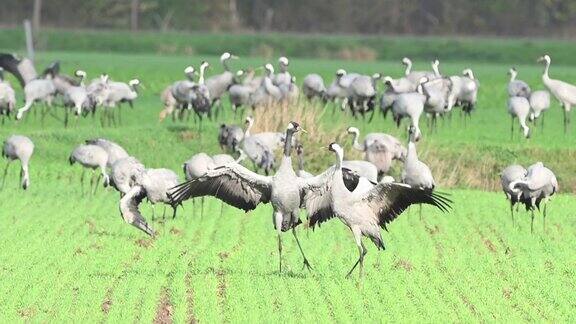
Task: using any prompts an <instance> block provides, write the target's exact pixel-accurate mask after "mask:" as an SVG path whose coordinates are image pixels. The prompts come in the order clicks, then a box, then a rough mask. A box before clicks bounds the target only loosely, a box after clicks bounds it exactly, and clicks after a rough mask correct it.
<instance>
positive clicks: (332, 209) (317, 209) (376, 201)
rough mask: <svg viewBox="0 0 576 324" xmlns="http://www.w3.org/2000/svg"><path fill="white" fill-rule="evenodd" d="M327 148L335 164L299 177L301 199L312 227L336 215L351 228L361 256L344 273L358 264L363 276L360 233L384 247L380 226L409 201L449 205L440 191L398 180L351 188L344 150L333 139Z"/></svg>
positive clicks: (440, 206)
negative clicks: (346, 178) (345, 177)
mask: <svg viewBox="0 0 576 324" xmlns="http://www.w3.org/2000/svg"><path fill="white" fill-rule="evenodd" d="M328 149H329V150H330V151H332V152H334V154H335V155H336V165H335V166H333V167H331V168H329V169H328V170H327V171H325V172H324V173H323V174H321V175H319V176H317V177H314V178H310V179H303V180H302V182H305V183H306V186H305V187H304V192H305V196H304V202H305V204H306V210H307V211H308V215H309V225H310V226H311V227H312V228H314V227H315V226H316V225H318V226H320V225H321V224H322V223H324V222H326V221H328V220H329V219H331V218H333V217H334V216H335V217H337V218H339V219H340V220H341V221H342V222H343V223H344V224H346V226H348V228H349V229H350V230H351V231H352V234H353V235H354V240H355V242H356V246H357V247H358V252H359V255H360V256H359V258H358V261H356V263H355V264H354V265H353V266H352V269H351V270H350V271H349V272H348V274H347V275H346V277H349V276H350V275H351V274H352V271H354V269H355V268H356V266H358V264H360V271H359V274H360V276H362V272H363V267H364V257H365V255H366V253H367V252H368V250H367V249H366V247H365V246H364V243H362V236H366V237H368V238H370V240H372V242H373V243H374V244H375V245H376V247H377V248H378V249H382V250H384V249H385V247H384V241H383V239H382V234H381V232H380V229H381V228H384V229H386V224H388V223H390V222H392V221H393V220H394V219H396V218H397V217H398V216H399V215H400V214H401V213H402V212H403V211H404V210H405V209H406V208H408V207H409V206H410V205H412V204H422V203H425V204H430V205H433V206H436V207H437V208H439V209H440V210H441V211H447V210H448V209H449V208H450V204H451V201H450V200H449V199H448V198H446V197H444V196H442V195H439V194H437V193H433V192H430V191H427V190H423V189H419V188H413V187H410V186H408V185H405V184H399V183H390V182H385V183H379V184H376V185H374V186H367V187H366V186H360V185H358V189H357V190H353V191H352V192H350V190H349V188H348V187H347V186H346V184H345V182H344V181H343V168H342V161H343V159H344V150H343V149H342V147H341V146H340V145H338V144H336V143H331V144H330V145H329V146H328ZM361 180H362V178H361Z"/></svg>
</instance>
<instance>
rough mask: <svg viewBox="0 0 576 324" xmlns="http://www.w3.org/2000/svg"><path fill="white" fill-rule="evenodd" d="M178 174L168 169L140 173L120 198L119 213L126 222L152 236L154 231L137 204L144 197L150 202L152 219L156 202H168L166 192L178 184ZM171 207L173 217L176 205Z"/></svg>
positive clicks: (148, 170) (147, 170)
mask: <svg viewBox="0 0 576 324" xmlns="http://www.w3.org/2000/svg"><path fill="white" fill-rule="evenodd" d="M178 183H179V179H178V175H177V174H176V173H175V172H174V171H172V170H169V169H146V170H144V171H143V172H142V173H140V174H139V175H138V176H137V177H136V178H135V180H134V185H133V186H132V187H131V188H130V189H129V190H128V192H126V194H125V195H124V196H123V197H122V198H121V199H120V214H121V215H122V218H123V219H124V221H126V223H128V224H131V225H133V226H134V227H136V228H138V229H139V230H141V231H143V232H144V233H146V234H148V235H150V236H154V235H155V231H154V229H152V228H151V227H150V226H149V225H148V223H147V222H146V220H145V219H144V217H143V216H142V214H141V213H140V210H139V209H138V206H139V205H140V203H141V202H142V200H143V199H144V198H147V199H148V201H150V203H152V208H153V216H152V219H154V214H155V213H156V212H155V208H154V205H155V204H156V203H159V202H161V203H164V204H170V198H169V197H168V192H169V190H170V188H173V187H174V186H176V185H178ZM171 206H172V208H173V211H174V213H173V216H172V217H173V218H175V217H176V207H177V206H175V205H171Z"/></svg>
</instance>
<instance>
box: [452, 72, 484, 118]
mask: <svg viewBox="0 0 576 324" xmlns="http://www.w3.org/2000/svg"><path fill="white" fill-rule="evenodd" d="M479 88H480V83H479V82H478V79H476V78H475V77H474V73H473V72H472V70H471V69H464V70H463V71H462V77H460V84H459V87H457V88H456V90H457V92H456V96H455V97H449V98H448V100H449V102H448V110H451V109H452V107H453V105H454V104H458V105H459V106H461V107H462V111H463V112H464V113H465V114H467V115H470V114H471V113H472V111H473V110H474V108H476V102H477V100H478V89H479Z"/></svg>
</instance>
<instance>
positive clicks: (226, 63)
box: [222, 60, 230, 72]
mask: <svg viewBox="0 0 576 324" xmlns="http://www.w3.org/2000/svg"><path fill="white" fill-rule="evenodd" d="M222 66H223V67H224V71H228V72H230V67H229V66H228V60H222Z"/></svg>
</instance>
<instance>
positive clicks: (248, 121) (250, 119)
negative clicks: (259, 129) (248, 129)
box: [244, 116, 254, 125]
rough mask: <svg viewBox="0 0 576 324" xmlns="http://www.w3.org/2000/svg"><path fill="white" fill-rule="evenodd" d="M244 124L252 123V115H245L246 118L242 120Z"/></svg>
mask: <svg viewBox="0 0 576 324" xmlns="http://www.w3.org/2000/svg"><path fill="white" fill-rule="evenodd" d="M244 124H246V125H252V124H254V118H252V116H246V119H245V120H244Z"/></svg>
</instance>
